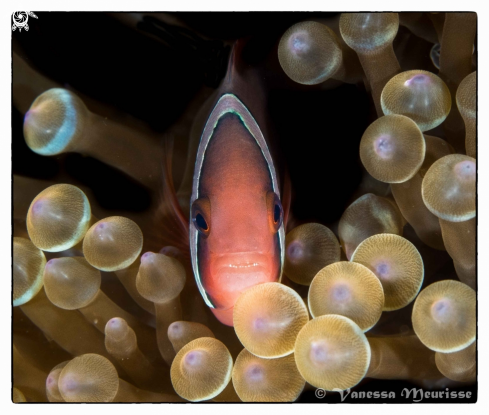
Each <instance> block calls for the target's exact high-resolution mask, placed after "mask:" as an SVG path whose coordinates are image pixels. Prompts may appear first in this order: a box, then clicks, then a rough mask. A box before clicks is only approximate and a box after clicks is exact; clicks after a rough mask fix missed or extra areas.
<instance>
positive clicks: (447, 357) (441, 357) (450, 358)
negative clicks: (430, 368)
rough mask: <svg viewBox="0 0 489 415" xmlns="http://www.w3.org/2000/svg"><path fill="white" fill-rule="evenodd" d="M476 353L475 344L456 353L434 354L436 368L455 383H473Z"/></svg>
mask: <svg viewBox="0 0 489 415" xmlns="http://www.w3.org/2000/svg"><path fill="white" fill-rule="evenodd" d="M476 352H477V350H476V343H475V342H474V343H472V344H471V345H470V346H469V347H466V348H465V349H462V350H460V351H458V352H454V353H440V352H436V355H435V360H436V367H437V368H438V370H439V371H440V372H441V373H442V374H443V375H444V376H446V377H447V378H448V379H451V380H455V381H457V382H474V381H475V378H476V369H477V364H476V361H475V357H476Z"/></svg>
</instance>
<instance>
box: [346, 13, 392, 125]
mask: <svg viewBox="0 0 489 415" xmlns="http://www.w3.org/2000/svg"><path fill="white" fill-rule="evenodd" d="M398 28H399V15H398V14H397V13H343V14H342V15H341V18H340V31H341V36H342V37H343V39H344V41H345V42H346V44H347V45H348V46H350V47H351V48H352V49H353V50H354V51H355V52H356V53H357V54H358V57H359V59H360V62H361V64H362V67H363V70H364V72H365V75H366V76H367V79H368V82H369V85H370V88H371V90H372V97H373V100H374V104H375V108H376V109H377V115H378V116H379V117H380V116H382V115H383V112H382V107H381V105H380V95H381V93H382V89H383V88H384V85H385V84H386V83H387V81H388V80H389V79H391V78H392V77H393V76H394V75H395V74H397V73H398V72H399V71H400V69H401V68H400V66H399V62H398V61H397V58H396V55H395V53H394V49H393V48H392V42H393V40H394V38H395V37H396V34H397V30H398Z"/></svg>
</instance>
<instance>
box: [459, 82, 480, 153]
mask: <svg viewBox="0 0 489 415" xmlns="http://www.w3.org/2000/svg"><path fill="white" fill-rule="evenodd" d="M456 99H457V107H458V110H459V111H460V115H461V116H462V118H463V119H464V123H465V153H466V154H467V155H468V156H470V157H473V158H475V156H476V154H477V148H476V146H477V138H476V128H477V126H476V120H477V72H472V73H471V74H470V75H467V76H466V77H465V78H464V79H463V81H462V82H460V85H459V86H458V89H457V95H456Z"/></svg>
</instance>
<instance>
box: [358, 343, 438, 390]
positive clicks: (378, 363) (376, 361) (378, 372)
mask: <svg viewBox="0 0 489 415" xmlns="http://www.w3.org/2000/svg"><path fill="white" fill-rule="evenodd" d="M367 339H368V342H369V344H370V350H371V353H372V354H371V357H370V365H369V368H368V372H367V375H366V377H369V378H375V379H405V380H416V379H417V380H424V379H439V378H441V377H442V375H441V373H440V372H439V371H438V369H437V368H436V364H435V352H434V351H432V350H430V349H428V348H427V347H426V346H425V345H424V344H423V343H421V342H420V340H419V339H418V338H417V337H416V336H394V337H368V338H367Z"/></svg>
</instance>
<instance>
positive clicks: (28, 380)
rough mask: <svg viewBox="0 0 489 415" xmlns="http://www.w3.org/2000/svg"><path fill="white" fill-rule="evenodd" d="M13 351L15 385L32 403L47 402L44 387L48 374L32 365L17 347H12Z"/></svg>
mask: <svg viewBox="0 0 489 415" xmlns="http://www.w3.org/2000/svg"><path fill="white" fill-rule="evenodd" d="M12 351H13V353H12V357H13V362H12V363H13V364H12V369H13V372H12V377H13V383H14V385H15V386H16V387H17V388H19V389H20V390H22V392H23V393H24V395H25V396H26V397H27V399H29V401H30V402H47V397H46V391H45V386H44V382H45V380H46V376H47V373H44V372H43V371H41V370H40V369H38V368H37V367H35V366H33V365H31V364H30V363H29V362H28V361H27V360H26V359H25V358H24V356H22V355H21V354H20V353H19V351H18V350H17V348H16V347H15V346H13V347H12Z"/></svg>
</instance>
